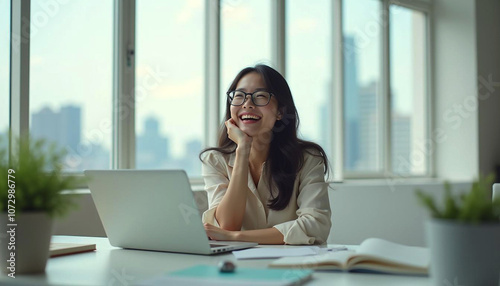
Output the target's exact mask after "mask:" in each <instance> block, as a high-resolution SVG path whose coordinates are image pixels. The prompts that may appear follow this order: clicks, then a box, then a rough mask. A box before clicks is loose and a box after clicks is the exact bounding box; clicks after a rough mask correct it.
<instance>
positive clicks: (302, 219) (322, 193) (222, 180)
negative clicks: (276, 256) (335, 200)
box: [202, 151, 332, 244]
mask: <svg viewBox="0 0 500 286" xmlns="http://www.w3.org/2000/svg"><path fill="white" fill-rule="evenodd" d="M204 155H205V156H204V158H203V165H202V175H203V178H204V180H205V190H206V191H207V194H208V210H207V211H205V212H204V213H203V222H204V223H210V224H213V225H216V226H219V224H218V222H217V220H216V218H215V210H216V208H217V206H218V205H219V203H220V201H221V200H222V198H223V197H224V194H225V193H226V190H227V187H228V185H229V180H231V174H232V171H233V166H234V160H235V157H236V155H235V153H232V154H229V155H225V154H222V153H220V152H217V151H208V152H206V153H205V154H204ZM263 167H264V165H263ZM323 171H324V164H323V160H322V158H321V157H316V156H313V155H310V154H308V153H307V152H305V153H304V165H303V167H302V169H301V170H300V171H299V174H298V176H297V178H296V179H295V184H294V187H293V195H292V197H291V199H290V203H289V204H288V206H287V207H286V208H285V209H283V210H280V211H275V210H272V209H269V208H268V207H267V202H268V200H269V199H270V197H271V195H270V192H269V188H268V184H267V175H266V174H265V173H264V172H265V171H264V170H263V172H262V175H261V176H260V180H259V183H258V187H256V186H255V184H254V181H253V179H252V175H251V173H250V171H249V172H248V188H249V189H250V191H251V194H249V195H248V198H247V203H246V209H245V215H244V217H243V224H242V228H241V230H252V229H264V228H270V227H274V228H276V229H278V230H279V231H280V232H281V233H282V234H283V237H284V241H285V243H286V244H314V243H316V244H321V243H325V242H326V240H327V238H328V234H329V233H330V227H331V225H332V222H331V210H330V201H329V199H328V184H327V183H325V177H324V173H323Z"/></svg>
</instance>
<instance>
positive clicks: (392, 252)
mask: <svg viewBox="0 0 500 286" xmlns="http://www.w3.org/2000/svg"><path fill="white" fill-rule="evenodd" d="M429 261H430V255H429V250H428V249H427V248H424V247H414V246H405V245H401V244H397V243H393V242H390V241H387V240H383V239H380V238H369V239H366V240H365V241H363V242H362V243H361V244H360V245H359V247H358V249H357V250H356V251H353V250H350V251H339V252H331V253H325V254H320V255H314V256H306V257H284V258H281V259H278V260H275V261H274V262H272V263H271V264H270V265H269V267H273V268H313V269H325V270H344V271H361V272H367V271H368V272H384V273H394V274H417V275H425V274H427V268H428V266H429Z"/></svg>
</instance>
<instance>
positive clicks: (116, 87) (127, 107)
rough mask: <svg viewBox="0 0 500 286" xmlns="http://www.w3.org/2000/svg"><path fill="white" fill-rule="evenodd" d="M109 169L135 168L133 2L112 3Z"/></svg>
mask: <svg viewBox="0 0 500 286" xmlns="http://www.w3.org/2000/svg"><path fill="white" fill-rule="evenodd" d="M113 44H114V59H113V156H112V167H113V168H118V169H130V168H134V167H135V0H115V7H114V42H113Z"/></svg>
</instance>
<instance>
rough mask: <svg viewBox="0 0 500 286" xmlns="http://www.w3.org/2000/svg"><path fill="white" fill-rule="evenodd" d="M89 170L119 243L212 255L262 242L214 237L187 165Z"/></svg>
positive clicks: (105, 222)
mask: <svg viewBox="0 0 500 286" xmlns="http://www.w3.org/2000/svg"><path fill="white" fill-rule="evenodd" d="M84 174H85V176H86V177H87V178H88V184H89V189H90V193H91V194H92V199H93V200H94V203H95V206H96V208H97V212H98V213H99V217H100V218H101V221H102V224H103V226H104V230H105V231H106V235H107V236H108V238H109V242H110V244H111V245H113V246H117V247H122V248H129V249H142V250H155V251H169V252H181V253H192V254H207V255H209V254H217V253H222V252H227V251H232V250H236V249H244V248H249V247H253V246H256V245H257V243H253V242H240V241H209V240H208V238H207V234H206V232H205V228H204V227H203V223H202V221H201V214H200V212H199V210H198V207H197V205H196V202H195V200H194V196H193V192H192V190H191V185H190V184H189V180H188V177H187V174H186V172H184V171H183V170H86V171H84Z"/></svg>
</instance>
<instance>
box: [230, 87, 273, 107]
mask: <svg viewBox="0 0 500 286" xmlns="http://www.w3.org/2000/svg"><path fill="white" fill-rule="evenodd" d="M247 95H250V97H251V98H252V102H253V104H254V105H255V106H266V105H268V104H269V102H270V101H271V96H273V94H272V93H270V92H267V91H263V90H259V91H256V92H254V93H247V92H244V91H241V90H233V91H231V92H228V93H227V99H228V100H229V102H230V103H231V105H233V106H240V105H243V104H244V103H245V101H247Z"/></svg>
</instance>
